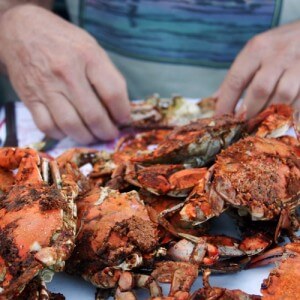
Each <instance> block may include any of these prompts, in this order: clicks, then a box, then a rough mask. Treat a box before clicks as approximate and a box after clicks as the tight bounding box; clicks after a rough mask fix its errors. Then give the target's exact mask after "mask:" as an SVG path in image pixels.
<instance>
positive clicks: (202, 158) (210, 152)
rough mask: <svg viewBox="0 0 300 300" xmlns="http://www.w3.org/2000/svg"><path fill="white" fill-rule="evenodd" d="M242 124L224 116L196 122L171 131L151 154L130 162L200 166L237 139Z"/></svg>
mask: <svg viewBox="0 0 300 300" xmlns="http://www.w3.org/2000/svg"><path fill="white" fill-rule="evenodd" d="M242 129H243V121H241V120H239V119H236V118H234V117H232V116H229V115H225V116H222V117H220V118H208V119H200V120H198V121H195V122H193V123H191V124H188V125H185V126H181V127H178V128H175V129H174V130H173V131H172V132H171V133H170V134H169V135H168V136H167V137H166V139H165V140H164V141H163V142H162V143H160V144H159V145H158V147H157V148H156V149H154V150H153V151H152V152H151V153H149V154H145V155H137V156H136V157H135V158H133V159H132V161H134V162H140V163H151V164H154V163H162V164H164V163H170V162H172V163H173V164H174V163H175V164H176V163H182V164H186V165H189V166H192V167H202V166H204V165H205V164H207V163H208V162H210V161H211V160H212V159H213V158H214V157H215V155H216V154H217V153H219V152H220V151H221V149H223V148H226V147H227V146H228V145H229V144H231V143H232V142H233V141H235V140H237V139H238V138H239V137H240V135H241V133H242V131H243V130H242Z"/></svg>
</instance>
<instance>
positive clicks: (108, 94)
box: [103, 86, 123, 101]
mask: <svg viewBox="0 0 300 300" xmlns="http://www.w3.org/2000/svg"><path fill="white" fill-rule="evenodd" d="M122 95H123V91H121V90H120V89H119V88H117V87H116V86H114V88H112V89H107V90H106V91H103V98H104V99H105V100H106V101H115V100H117V99H119V98H120V97H122Z"/></svg>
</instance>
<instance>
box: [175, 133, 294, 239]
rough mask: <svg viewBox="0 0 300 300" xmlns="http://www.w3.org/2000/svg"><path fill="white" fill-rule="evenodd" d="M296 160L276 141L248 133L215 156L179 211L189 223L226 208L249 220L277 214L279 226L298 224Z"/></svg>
mask: <svg viewBox="0 0 300 300" xmlns="http://www.w3.org/2000/svg"><path fill="white" fill-rule="evenodd" d="M299 182H300V159H299V156H297V155H296V154H295V152H294V149H293V147H290V146H289V145H287V144H285V143H283V142H281V141H279V140H276V139H267V138H259V137H248V138H245V139H243V140H241V141H239V142H237V143H236V144H234V145H232V146H231V147H229V148H228V149H226V150H224V151H223V152H222V153H221V154H220V155H218V157H217V160H216V163H215V165H214V166H213V168H212V169H210V171H209V176H207V178H206V179H203V180H202V181H200V182H199V184H198V186H197V187H195V189H194V191H193V192H192V193H191V195H190V196H189V198H188V200H187V203H186V204H185V205H184V207H183V208H182V210H181V212H180V214H181V216H182V218H183V219H185V220H187V221H190V222H203V221H205V220H207V219H208V218H211V217H213V216H218V215H219V214H220V213H222V212H223V211H224V210H225V209H226V207H228V206H234V207H236V208H238V212H239V214H240V215H245V214H247V213H249V214H250V215H251V217H252V220H273V219H275V218H277V219H278V218H279V221H278V226H277V230H276V233H275V239H277V237H278V236H279V233H280V229H281V228H287V229H290V230H291V231H294V230H295V229H297V228H298V226H299V224H298V219H297V216H296V208H297V206H298V205H299V190H300V185H299Z"/></svg>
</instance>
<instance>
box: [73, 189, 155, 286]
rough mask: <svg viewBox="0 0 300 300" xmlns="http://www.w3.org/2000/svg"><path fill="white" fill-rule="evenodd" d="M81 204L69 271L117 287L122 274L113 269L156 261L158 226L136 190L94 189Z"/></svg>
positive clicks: (97, 282) (130, 267) (134, 266)
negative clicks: (124, 191) (152, 220)
mask: <svg viewBox="0 0 300 300" xmlns="http://www.w3.org/2000/svg"><path fill="white" fill-rule="evenodd" d="M77 207H78V233H77V238H76V247H75V249H74V251H73V254H72V256H71V258H70V259H69V260H68V262H67V271H68V272H69V273H73V274H74V273H75V274H78V275H81V276H83V277H84V278H85V279H86V280H88V281H91V282H92V283H93V284H94V285H95V286H97V287H99V288H101V289H106V288H114V287H116V285H117V283H118V281H119V278H118V276H119V275H120V273H118V274H119V275H118V274H117V273H114V272H113V273H112V272H110V271H109V270H112V269H114V270H120V271H121V270H124V271H130V270H131V269H133V268H138V267H140V266H142V265H146V264H147V261H148V260H149V261H150V263H152V258H153V257H155V255H156V253H157V252H156V251H158V236H157V228H156V226H155V224H154V223H152V222H151V220H150V218H149V215H148V212H147V209H146V207H145V206H144V204H143V202H142V201H141V200H140V198H139V195H138V193H137V192H136V191H131V192H128V193H120V192H118V191H116V190H112V189H109V188H101V187H100V188H94V189H93V190H91V191H90V192H89V193H88V194H86V195H84V196H82V197H81V198H79V199H78V201H77ZM158 255H160V254H158ZM104 270H108V272H106V271H104ZM111 274H115V275H116V276H117V275H118V276H117V277H116V278H115V275H113V276H111ZM107 276H108V277H107ZM104 278H106V279H104ZM108 278H110V279H108ZM111 278H115V279H114V280H111ZM108 282H110V283H109V284H108V285H107V284H106V283H108Z"/></svg>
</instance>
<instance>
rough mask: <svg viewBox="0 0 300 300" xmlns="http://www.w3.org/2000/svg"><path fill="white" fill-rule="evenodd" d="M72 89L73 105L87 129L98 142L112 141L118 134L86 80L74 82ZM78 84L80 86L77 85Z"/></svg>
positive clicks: (81, 79)
mask: <svg viewBox="0 0 300 300" xmlns="http://www.w3.org/2000/svg"><path fill="white" fill-rule="evenodd" d="M75 82H76V84H75V85H74V86H73V89H72V97H73V100H74V101H73V105H74V106H75V108H76V110H77V111H78V113H79V114H80V116H81V118H82V120H83V121H84V123H85V124H86V126H87V127H88V129H89V130H90V131H91V132H92V133H93V135H94V136H96V137H97V138H98V139H100V140H112V139H114V138H116V137H117V136H118V134H119V131H118V129H117V127H116V126H115V125H114V123H113V122H112V120H111V119H110V117H109V115H108V112H107V111H106V108H105V107H104V106H103V105H102V103H101V101H100V99H99V98H98V96H97V95H96V93H95V92H94V90H93V88H92V87H91V85H90V84H89V82H88V81H87V80H86V78H80V81H78V80H76V81H75ZM77 82H80V85H78V84H77Z"/></svg>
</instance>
